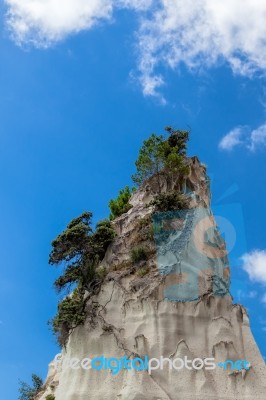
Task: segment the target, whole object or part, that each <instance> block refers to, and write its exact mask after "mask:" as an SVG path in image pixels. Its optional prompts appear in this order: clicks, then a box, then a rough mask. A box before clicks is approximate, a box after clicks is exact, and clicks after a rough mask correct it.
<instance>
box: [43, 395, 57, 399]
mask: <svg viewBox="0 0 266 400" xmlns="http://www.w3.org/2000/svg"><path fill="white" fill-rule="evenodd" d="M45 399H46V400H55V397H54V395H53V394H48V396H46V397H45Z"/></svg>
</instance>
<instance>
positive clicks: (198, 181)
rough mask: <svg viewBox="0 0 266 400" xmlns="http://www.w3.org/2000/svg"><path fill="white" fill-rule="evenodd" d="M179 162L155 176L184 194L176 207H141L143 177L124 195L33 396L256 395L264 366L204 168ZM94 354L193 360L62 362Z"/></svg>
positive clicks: (64, 399)
mask: <svg viewBox="0 0 266 400" xmlns="http://www.w3.org/2000/svg"><path fill="white" fill-rule="evenodd" d="M188 163H189V165H190V174H189V176H188V177H187V179H186V182H184V183H182V187H180V183H179V181H178V180H176V181H172V182H170V183H169V182H167V180H162V182H161V190H162V192H167V191H170V190H173V189H175V190H176V189H178V190H182V191H183V192H184V193H185V194H186V196H187V198H188V207H187V209H186V210H180V211H171V212H163V213H155V214H154V208H153V206H151V205H149V204H150V201H151V200H152V199H153V198H154V196H155V195H156V193H157V191H158V188H157V187H156V182H155V180H154V179H150V181H148V182H147V183H146V185H144V186H143V187H142V188H140V189H139V190H138V191H137V192H136V193H135V194H134V195H133V197H132V200H131V204H132V208H131V209H130V210H129V211H128V212H127V213H126V214H123V215H122V216H121V217H119V218H117V219H116V220H115V221H114V226H115V230H116V232H117V237H116V239H115V240H114V242H113V243H112V244H111V245H110V246H109V248H108V250H107V253H106V255H105V258H104V260H103V261H102V263H101V266H100V267H99V268H100V269H101V271H102V272H103V273H104V275H105V279H104V283H103V284H102V286H101V289H100V291H99V293H98V294H96V295H94V296H91V297H88V302H87V319H86V322H85V324H84V325H83V326H79V327H78V328H76V329H75V330H74V331H73V332H72V333H71V335H70V337H69V340H68V342H67V345H66V348H65V349H64V350H63V351H62V353H61V355H60V357H57V359H56V360H54V361H53V362H52V363H51V364H50V365H49V373H48V377H47V380H46V384H45V389H44V391H43V392H42V393H41V394H40V396H39V398H38V400H39V399H40V400H45V399H46V397H47V396H48V395H49V394H54V396H55V399H56V400H85V399H86V400H87V399H90V400H105V399H106V400H107V399H108V400H115V399H120V400H166V399H167V400H170V399H171V400H177V399H180V400H186V399H189V400H192V399H193V400H195V399H196V400H201V399H212V400H214V399H238V400H243V399H250V400H251V399H252V400H253V399H256V400H262V399H265V396H266V369H265V363H264V361H263V359H262V357H261V355H260V353H259V350H258V348H257V346H256V343H255V341H254V339H253V336H252V333H251V330H250V326H249V319H248V316H247V313H246V311H245V309H244V308H243V307H242V306H241V305H237V304H233V303H232V298H231V295H230V293H229V286H230V269H229V265H228V258H227V253H226V249H225V243H224V241H223V240H222V238H221V236H220V234H219V231H218V229H217V228H216V225H215V220H214V217H213V215H212V212H211V210H210V204H209V198H210V193H209V181H208V178H207V176H206V170H205V167H204V166H203V165H202V164H200V162H199V160H198V159H197V158H196V157H194V158H191V159H189V160H188ZM140 246H141V248H143V247H144V249H145V255H146V257H143V258H147V259H142V260H140V261H138V262H135V263H133V262H132V257H130V254H131V251H132V249H138V248H140ZM102 355H103V356H104V357H105V358H112V357H116V358H123V357H124V356H127V358H128V359H133V358H137V357H139V358H141V359H144V357H145V356H148V357H149V358H158V359H160V357H161V356H163V357H164V358H167V359H169V360H172V361H173V360H175V359H182V360H184V359H185V358H186V357H187V359H188V360H194V359H196V358H197V359H199V360H198V361H196V362H195V363H194V367H193V368H192V369H187V368H183V369H175V368H172V369H170V368H168V362H167V361H165V366H164V368H163V369H160V368H159V369H154V370H152V371H147V370H144V371H136V370H132V369H131V370H128V369H126V368H124V369H122V370H120V372H119V373H117V374H114V373H112V371H111V370H110V369H102V370H100V371H97V370H95V369H84V368H81V367H80V364H79V365H78V364H76V367H75V368H71V367H69V362H70V360H72V361H71V362H73V359H76V360H83V359H86V358H90V359H93V358H94V357H99V356H102ZM207 358H214V359H215V364H216V367H215V368H214V369H206V368H199V367H197V365H199V364H200V363H201V360H206V359H207ZM226 360H232V362H235V361H237V360H240V361H241V360H242V361H243V360H246V361H248V362H249V364H248V366H249V369H247V368H245V367H244V365H243V364H241V365H240V367H239V368H233V367H232V365H231V364H230V363H229V364H228V368H227V369H225V368H222V367H219V366H217V364H218V363H220V362H225V361H226ZM179 362H180V361H179ZM197 362H198V363H199V364H197ZM155 364H156V362H155V361H154V365H155ZM84 365H85V366H88V363H87V364H86V362H85V363H84ZM169 365H170V364H169ZM176 365H177V364H176ZM78 366H79V368H78ZM231 367H232V368H231Z"/></svg>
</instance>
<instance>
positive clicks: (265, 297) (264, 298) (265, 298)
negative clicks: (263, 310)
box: [261, 293, 266, 330]
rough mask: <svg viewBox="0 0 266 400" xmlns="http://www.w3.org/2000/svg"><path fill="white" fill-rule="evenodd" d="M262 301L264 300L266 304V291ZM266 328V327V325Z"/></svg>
mask: <svg viewBox="0 0 266 400" xmlns="http://www.w3.org/2000/svg"><path fill="white" fill-rule="evenodd" d="M261 301H262V302H263V303H264V304H266V293H265V294H264V296H262V299H261ZM265 330H266V327H265Z"/></svg>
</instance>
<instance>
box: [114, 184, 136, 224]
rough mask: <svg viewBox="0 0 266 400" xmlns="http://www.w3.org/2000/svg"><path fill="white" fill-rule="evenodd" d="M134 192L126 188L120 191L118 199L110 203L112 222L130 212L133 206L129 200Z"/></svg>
mask: <svg viewBox="0 0 266 400" xmlns="http://www.w3.org/2000/svg"><path fill="white" fill-rule="evenodd" d="M133 191H134V190H133V189H132V190H130V188H129V187H128V186H126V187H125V188H124V189H121V190H120V191H119V194H118V197H117V198H116V199H114V200H110V201H109V208H110V211H111V214H110V220H113V219H115V218H117V217H119V216H120V215H122V214H124V213H126V212H127V211H128V210H130V208H131V207H132V205H131V204H129V200H130V198H131V196H132V193H133Z"/></svg>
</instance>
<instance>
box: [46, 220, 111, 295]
mask: <svg viewBox="0 0 266 400" xmlns="http://www.w3.org/2000/svg"><path fill="white" fill-rule="evenodd" d="M91 218H92V213H90V212H85V213H83V214H82V215H81V216H80V217H78V218H75V219H73V220H72V221H71V222H70V223H69V224H68V226H67V228H66V230H65V231H63V232H62V233H61V234H60V235H58V237H57V238H56V239H55V240H54V241H53V242H52V251H51V253H50V257H49V264H53V265H59V264H61V263H64V266H65V268H64V272H63V274H62V275H61V276H59V278H57V279H56V281H55V283H54V284H55V288H56V289H57V290H58V291H59V292H60V291H61V290H63V289H65V288H66V287H67V286H71V285H72V284H74V283H76V284H79V285H80V286H81V288H84V289H86V288H88V285H89V284H90V283H93V281H94V279H95V278H96V275H95V268H96V265H97V264H98V262H99V261H100V260H101V259H102V258H103V257H104V254H105V252H106V250H107V247H108V246H109V244H110V243H111V242H112V240H113V239H114V237H115V232H114V229H113V227H112V225H111V222H110V221H109V220H104V221H100V222H98V224H97V225H96V229H95V231H94V232H93V230H92V228H91Z"/></svg>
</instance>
